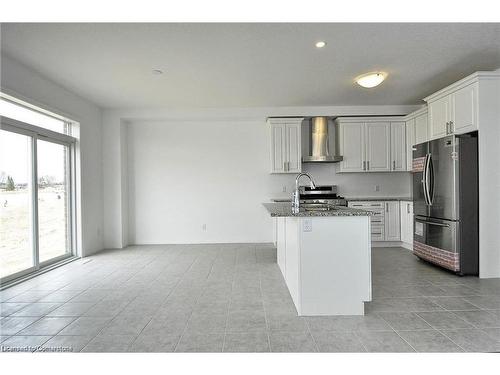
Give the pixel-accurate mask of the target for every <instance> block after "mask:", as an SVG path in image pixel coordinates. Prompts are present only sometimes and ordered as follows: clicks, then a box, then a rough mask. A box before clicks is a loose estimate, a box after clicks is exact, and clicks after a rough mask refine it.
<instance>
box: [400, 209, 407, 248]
mask: <svg viewBox="0 0 500 375" xmlns="http://www.w3.org/2000/svg"><path fill="white" fill-rule="evenodd" d="M407 210H408V203H407V202H400V210H399V218H400V221H401V225H400V231H401V241H402V242H406V243H407V242H408V236H407V233H408V215H407V213H406V211H407Z"/></svg>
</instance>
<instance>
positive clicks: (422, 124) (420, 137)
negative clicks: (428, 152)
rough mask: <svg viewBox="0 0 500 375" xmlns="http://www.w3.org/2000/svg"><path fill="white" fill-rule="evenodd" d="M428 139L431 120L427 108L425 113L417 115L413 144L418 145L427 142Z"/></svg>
mask: <svg viewBox="0 0 500 375" xmlns="http://www.w3.org/2000/svg"><path fill="white" fill-rule="evenodd" d="M428 140H429V121H428V114H427V109H426V110H425V112H424V113H422V114H421V115H418V116H416V117H415V143H413V145H418V144H419V143H423V142H427V141H428ZM413 145H412V146H413Z"/></svg>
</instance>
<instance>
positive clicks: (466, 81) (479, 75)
mask: <svg viewBox="0 0 500 375" xmlns="http://www.w3.org/2000/svg"><path fill="white" fill-rule="evenodd" d="M499 77H500V72H475V73H472V74H470V75H468V76H467V77H465V78H462V79H461V80H460V81H457V82H455V83H452V84H451V85H449V86H446V87H445V88H443V89H441V90H439V91H437V92H435V93H434V94H431V95H429V96H426V97H425V98H424V99H423V100H424V101H426V102H427V103H429V102H434V101H436V100H438V99H440V98H442V97H443V96H446V95H449V94H451V93H452V92H454V91H457V90H460V89H461V88H463V87H466V86H469V85H470V84H471V83H474V82H477V81H478V80H479V79H491V78H493V79H495V78H499Z"/></svg>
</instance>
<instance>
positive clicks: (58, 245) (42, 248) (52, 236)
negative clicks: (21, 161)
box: [37, 139, 71, 263]
mask: <svg viewBox="0 0 500 375" xmlns="http://www.w3.org/2000/svg"><path fill="white" fill-rule="evenodd" d="M69 159H70V158H69V146H67V145H64V144H58V143H53V142H48V141H42V140H40V139H39V140H38V141H37V164H38V168H37V175H38V184H37V201H38V210H37V211H38V253H39V261H40V263H43V262H47V261H50V260H52V259H56V258H60V257H63V256H65V255H67V254H68V253H70V252H71V230H70V229H71V216H70V212H71V211H70V206H71V200H70V170H69V165H70V160H69Z"/></svg>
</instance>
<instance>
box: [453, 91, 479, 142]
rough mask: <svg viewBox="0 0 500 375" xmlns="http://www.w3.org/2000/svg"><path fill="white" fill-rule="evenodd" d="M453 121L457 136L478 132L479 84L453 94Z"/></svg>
mask: <svg viewBox="0 0 500 375" xmlns="http://www.w3.org/2000/svg"><path fill="white" fill-rule="evenodd" d="M451 121H452V125H451V127H452V131H453V132H454V133H455V134H463V133H467V132H470V131H474V130H477V83H474V84H472V85H469V86H466V87H464V88H462V89H460V90H458V91H456V92H454V93H453V94H452V96H451Z"/></svg>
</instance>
